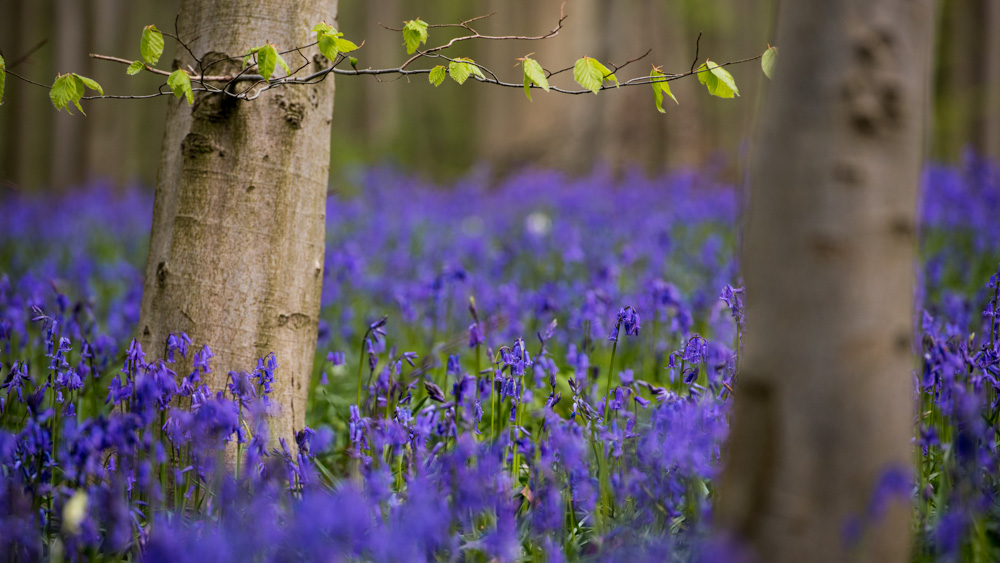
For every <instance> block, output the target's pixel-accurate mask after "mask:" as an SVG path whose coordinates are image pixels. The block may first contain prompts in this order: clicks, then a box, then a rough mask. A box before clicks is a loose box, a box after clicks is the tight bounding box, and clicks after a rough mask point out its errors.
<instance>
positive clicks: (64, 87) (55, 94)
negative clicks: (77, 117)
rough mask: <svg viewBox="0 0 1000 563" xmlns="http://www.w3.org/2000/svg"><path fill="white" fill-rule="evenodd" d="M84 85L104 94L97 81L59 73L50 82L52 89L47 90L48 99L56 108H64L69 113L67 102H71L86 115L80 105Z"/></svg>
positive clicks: (73, 74)
mask: <svg viewBox="0 0 1000 563" xmlns="http://www.w3.org/2000/svg"><path fill="white" fill-rule="evenodd" d="M85 87H86V88H90V89H91V90H96V91H97V92H98V93H99V94H100V95H102V96H103V95H104V89H103V88H101V85H100V84H98V83H97V81H95V80H92V79H90V78H87V77H86V76H80V75H79V74H75V73H70V74H60V75H59V76H57V77H56V80H55V82H53V83H52V89H51V90H49V99H50V100H52V105H54V106H55V108H56V110H61V109H63V108H66V113H70V111H69V104H71V103H72V104H73V105H74V106H76V109H78V110H80V113H82V114H83V115H87V114H86V113H85V112H84V111H83V108H82V107H80V98H82V97H83V93H84V88H85Z"/></svg>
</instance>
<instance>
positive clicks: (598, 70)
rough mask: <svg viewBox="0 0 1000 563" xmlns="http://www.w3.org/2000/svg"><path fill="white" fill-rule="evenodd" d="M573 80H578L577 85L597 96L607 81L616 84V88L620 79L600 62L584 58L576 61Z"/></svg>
mask: <svg viewBox="0 0 1000 563" xmlns="http://www.w3.org/2000/svg"><path fill="white" fill-rule="evenodd" d="M573 79H574V80H576V83H577V84H579V85H580V86H583V87H584V88H586V89H587V90H590V91H591V92H593V93H595V94H596V93H597V92H598V91H599V90H600V89H601V84H603V83H604V81H605V80H610V81H612V82H614V83H615V86H618V78H617V77H616V76H615V75H614V73H612V72H611V71H610V70H608V67H606V66H604V65H602V64H601V63H600V61H598V60H597V59H593V58H591V57H583V58H581V59H579V60H577V61H576V63H575V64H574V65H573Z"/></svg>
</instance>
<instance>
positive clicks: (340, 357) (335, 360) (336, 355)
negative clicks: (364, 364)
mask: <svg viewBox="0 0 1000 563" xmlns="http://www.w3.org/2000/svg"><path fill="white" fill-rule="evenodd" d="M326 361H328V362H330V363H331V364H333V365H335V366H342V365H344V363H345V362H346V359H345V355H344V353H343V352H327V354H326Z"/></svg>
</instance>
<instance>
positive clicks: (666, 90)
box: [649, 68, 680, 113]
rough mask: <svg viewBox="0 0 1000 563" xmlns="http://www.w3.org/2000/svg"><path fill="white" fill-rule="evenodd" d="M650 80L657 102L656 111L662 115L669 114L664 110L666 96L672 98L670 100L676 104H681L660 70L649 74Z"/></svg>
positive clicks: (655, 69) (656, 69)
mask: <svg viewBox="0 0 1000 563" xmlns="http://www.w3.org/2000/svg"><path fill="white" fill-rule="evenodd" d="M649 79H650V80H651V81H653V83H652V86H653V99H654V100H655V101H656V110H657V111H658V112H660V113H667V112H666V110H664V109H663V95H664V94H666V95H668V96H670V99H671V100H673V101H674V103H675V104H680V102H678V101H677V98H675V97H674V95H673V93H672V92H671V91H670V83H669V82H667V81H666V80H665V79H664V74H663V73H662V72H660V69H658V68H654V69H653V72H650V73H649Z"/></svg>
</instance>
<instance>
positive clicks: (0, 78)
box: [0, 55, 7, 106]
mask: <svg viewBox="0 0 1000 563" xmlns="http://www.w3.org/2000/svg"><path fill="white" fill-rule="evenodd" d="M6 81H7V62H6V61H4V60H3V55H0V106H2V105H3V87H4V83H5V82H6Z"/></svg>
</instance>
